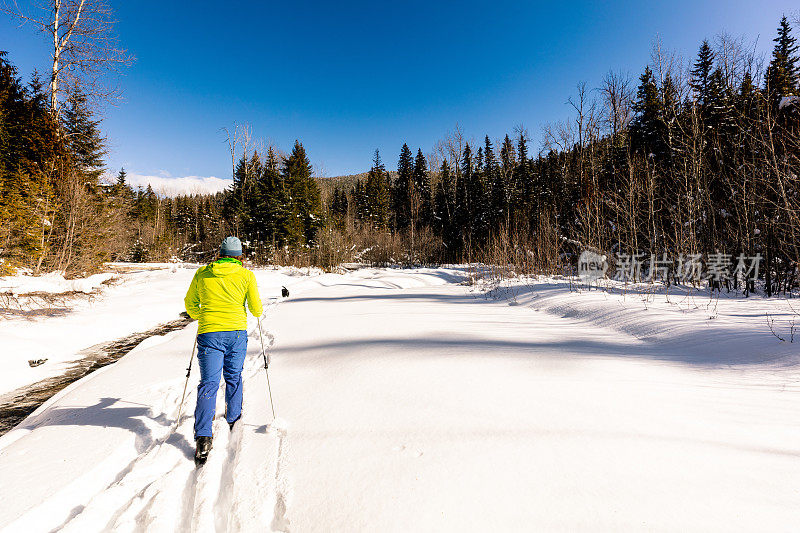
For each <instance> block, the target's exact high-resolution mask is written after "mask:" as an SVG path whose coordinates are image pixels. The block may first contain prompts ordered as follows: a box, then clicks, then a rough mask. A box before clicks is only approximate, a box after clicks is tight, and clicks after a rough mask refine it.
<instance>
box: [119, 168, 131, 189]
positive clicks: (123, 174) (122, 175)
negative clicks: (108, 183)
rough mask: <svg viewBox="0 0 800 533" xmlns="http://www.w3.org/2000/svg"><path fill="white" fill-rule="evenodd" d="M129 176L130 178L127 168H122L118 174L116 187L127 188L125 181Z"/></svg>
mask: <svg viewBox="0 0 800 533" xmlns="http://www.w3.org/2000/svg"><path fill="white" fill-rule="evenodd" d="M127 176H128V173H127V172H125V167H122V168H121V169H119V173H118V174H117V183H116V185H117V186H118V187H127V185H128V184H127V183H126V182H125V179H126V178H127Z"/></svg>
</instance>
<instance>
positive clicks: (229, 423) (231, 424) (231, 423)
mask: <svg viewBox="0 0 800 533" xmlns="http://www.w3.org/2000/svg"><path fill="white" fill-rule="evenodd" d="M239 418H242V417H241V416H240V417H239ZM239 418H237V419H236V420H234V421H233V422H228V426H230V428H231V431H233V426H235V425H236V422H238V421H239Z"/></svg>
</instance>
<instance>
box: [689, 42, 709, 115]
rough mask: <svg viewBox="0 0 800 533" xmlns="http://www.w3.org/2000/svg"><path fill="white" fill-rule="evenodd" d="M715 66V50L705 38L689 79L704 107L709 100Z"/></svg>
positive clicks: (701, 105) (699, 102)
mask: <svg viewBox="0 0 800 533" xmlns="http://www.w3.org/2000/svg"><path fill="white" fill-rule="evenodd" d="M713 68H714V52H713V51H712V50H711V46H710V45H709V44H708V39H703V44H701V45H700V51H699V52H698V53H697V61H695V63H694V67H693V68H692V70H691V73H690V74H691V77H690V79H689V85H690V86H691V87H692V89H694V94H695V98H696V100H697V103H698V104H699V105H700V107H704V106H705V105H706V103H707V102H708V99H709V91H710V84H711V71H712V69H713Z"/></svg>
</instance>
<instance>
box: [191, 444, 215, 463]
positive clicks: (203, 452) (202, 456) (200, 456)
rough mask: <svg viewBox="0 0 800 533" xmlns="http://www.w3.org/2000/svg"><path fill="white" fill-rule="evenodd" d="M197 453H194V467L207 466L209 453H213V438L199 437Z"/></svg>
mask: <svg viewBox="0 0 800 533" xmlns="http://www.w3.org/2000/svg"><path fill="white" fill-rule="evenodd" d="M196 442H197V451H195V452H194V465H195V466H202V465H204V464H206V459H208V452H210V451H211V437H197V440H196Z"/></svg>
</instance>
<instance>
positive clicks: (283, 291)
mask: <svg viewBox="0 0 800 533" xmlns="http://www.w3.org/2000/svg"><path fill="white" fill-rule="evenodd" d="M281 296H283V297H284V298H288V297H289V289H287V288H286V287H283V288H282V289H281Z"/></svg>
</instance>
